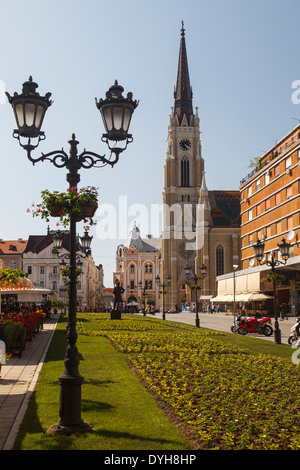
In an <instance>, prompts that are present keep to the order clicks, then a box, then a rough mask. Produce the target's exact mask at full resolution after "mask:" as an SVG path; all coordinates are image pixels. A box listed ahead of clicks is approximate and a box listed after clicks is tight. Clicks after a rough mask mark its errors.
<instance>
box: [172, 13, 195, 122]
mask: <svg viewBox="0 0 300 470" xmlns="http://www.w3.org/2000/svg"><path fill="white" fill-rule="evenodd" d="M174 99H175V107H174V114H175V115H177V117H178V121H179V126H181V125H182V121H183V119H184V116H186V119H187V122H188V124H190V121H191V117H192V116H193V93H192V89H191V86H190V76H189V68H188V60H187V52H186V44H185V29H184V27H183V22H182V28H181V40H180V49H179V60H178V72H177V83H176V87H175V91H174Z"/></svg>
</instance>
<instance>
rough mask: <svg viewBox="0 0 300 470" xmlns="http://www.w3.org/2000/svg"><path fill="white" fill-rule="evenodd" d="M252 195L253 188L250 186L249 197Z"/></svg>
mask: <svg viewBox="0 0 300 470" xmlns="http://www.w3.org/2000/svg"><path fill="white" fill-rule="evenodd" d="M251 195H252V186H249V188H248V197H250V196H251Z"/></svg>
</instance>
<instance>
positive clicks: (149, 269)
mask: <svg viewBox="0 0 300 470" xmlns="http://www.w3.org/2000/svg"><path fill="white" fill-rule="evenodd" d="M145 273H152V264H146V266H145Z"/></svg>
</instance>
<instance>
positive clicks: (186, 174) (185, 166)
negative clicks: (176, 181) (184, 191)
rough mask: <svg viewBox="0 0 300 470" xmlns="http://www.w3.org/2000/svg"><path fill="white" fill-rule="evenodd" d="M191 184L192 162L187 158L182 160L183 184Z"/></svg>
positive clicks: (184, 185)
mask: <svg viewBox="0 0 300 470" xmlns="http://www.w3.org/2000/svg"><path fill="white" fill-rule="evenodd" d="M189 185H190V162H189V160H188V159H187V158H183V159H182V160H181V186H183V187H187V186H189Z"/></svg>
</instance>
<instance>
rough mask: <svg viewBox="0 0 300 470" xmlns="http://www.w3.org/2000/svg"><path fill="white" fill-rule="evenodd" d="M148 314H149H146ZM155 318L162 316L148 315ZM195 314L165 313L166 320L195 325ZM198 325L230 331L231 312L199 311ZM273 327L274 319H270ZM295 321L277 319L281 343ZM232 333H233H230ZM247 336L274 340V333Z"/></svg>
mask: <svg viewBox="0 0 300 470" xmlns="http://www.w3.org/2000/svg"><path fill="white" fill-rule="evenodd" d="M148 315H149V314H148ZM150 316H151V317H152V316H153V317H155V318H162V313H156V314H155V315H150ZM195 318H196V314H195V313H193V312H180V313H166V320H170V321H175V322H180V323H187V324H189V325H195ZM199 320H200V327H203V328H210V329H212V330H219V331H226V332H229V333H230V332H231V330H230V327H231V325H232V324H233V314H232V313H202V312H201V313H199ZM271 321H272V327H273V329H274V319H273V318H272V319H271ZM295 323H296V317H288V319H287V320H279V328H280V330H281V342H282V344H288V337H289V335H290V331H291V327H292V326H293V325H294V324H295ZM232 334H233V333H232ZM248 336H251V337H253V338H254V337H255V338H260V339H266V340H268V341H273V342H274V334H273V335H272V336H264V335H259V334H249V335H248Z"/></svg>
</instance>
